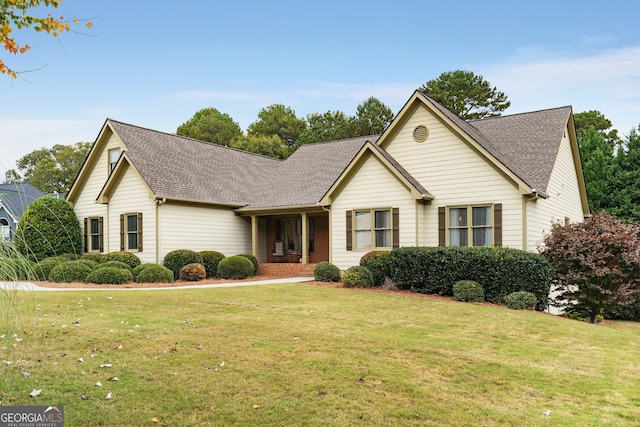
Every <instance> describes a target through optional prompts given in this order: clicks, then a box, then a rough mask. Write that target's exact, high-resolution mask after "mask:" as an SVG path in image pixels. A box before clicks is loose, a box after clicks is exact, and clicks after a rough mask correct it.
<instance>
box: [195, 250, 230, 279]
mask: <svg viewBox="0 0 640 427" xmlns="http://www.w3.org/2000/svg"><path fill="white" fill-rule="evenodd" d="M198 255H200V256H201V257H202V265H204V269H205V270H206V271H207V278H209V277H216V274H217V270H218V264H219V263H220V261H222V260H223V259H224V257H225V256H224V254H223V253H220V252H217V251H200V252H198Z"/></svg>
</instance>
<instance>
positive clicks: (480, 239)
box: [473, 227, 493, 246]
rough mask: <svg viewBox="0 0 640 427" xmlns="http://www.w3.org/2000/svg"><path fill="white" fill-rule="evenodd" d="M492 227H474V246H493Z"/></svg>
mask: <svg viewBox="0 0 640 427" xmlns="http://www.w3.org/2000/svg"><path fill="white" fill-rule="evenodd" d="M491 234H492V233H491V228H490V227H489V228H474V229H473V246H491V245H492V244H493V243H492V242H491Z"/></svg>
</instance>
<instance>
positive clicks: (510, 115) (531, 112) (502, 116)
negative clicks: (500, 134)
mask: <svg viewBox="0 0 640 427" xmlns="http://www.w3.org/2000/svg"><path fill="white" fill-rule="evenodd" d="M566 108H571V109H573V107H572V106H571V105H564V106H562V107H551V108H542V109H539V110H533V111H522V112H520V113H513V114H506V115H501V116H491V117H485V118H482V119H476V120H469V121H467V123H478V122H484V121H487V120H493V119H504V118H508V117H515V116H524V115H527V114H537V113H543V112H545V111H554V110H564V109H566Z"/></svg>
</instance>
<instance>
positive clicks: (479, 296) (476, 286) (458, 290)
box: [453, 280, 484, 302]
mask: <svg viewBox="0 0 640 427" xmlns="http://www.w3.org/2000/svg"><path fill="white" fill-rule="evenodd" d="M453 297H454V298H455V299H457V300H458V301H464V302H482V301H484V289H482V285H480V283H478V282H474V281H473V280H459V281H457V282H456V283H454V284H453Z"/></svg>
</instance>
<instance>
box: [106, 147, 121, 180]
mask: <svg viewBox="0 0 640 427" xmlns="http://www.w3.org/2000/svg"><path fill="white" fill-rule="evenodd" d="M119 158H120V149H119V148H113V149H111V150H109V174H111V172H113V170H114V169H115V167H116V163H118V159H119Z"/></svg>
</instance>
